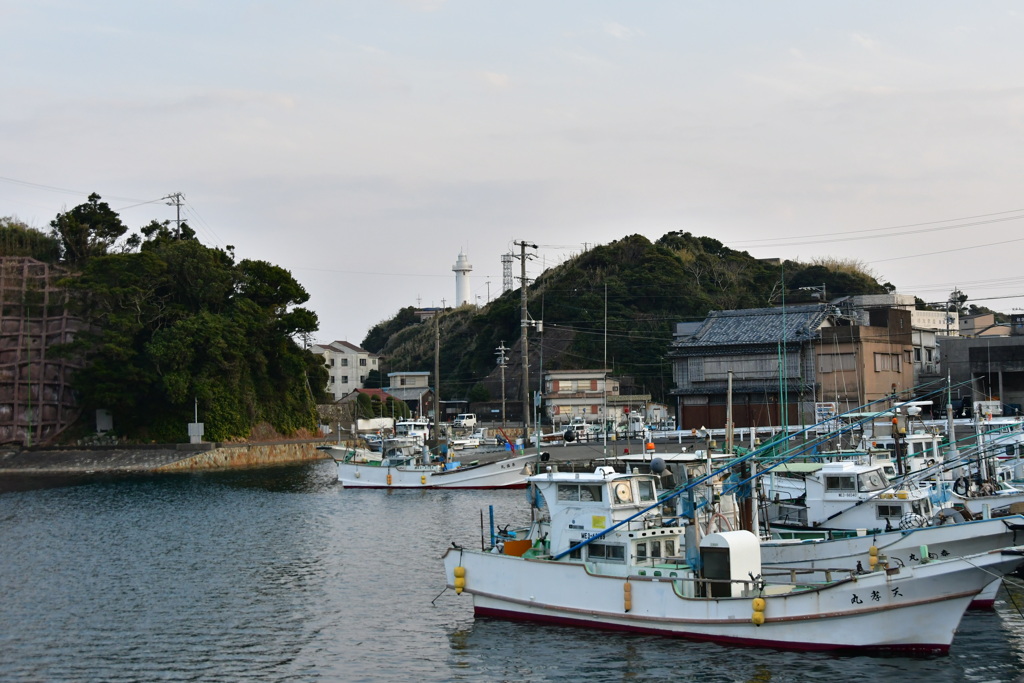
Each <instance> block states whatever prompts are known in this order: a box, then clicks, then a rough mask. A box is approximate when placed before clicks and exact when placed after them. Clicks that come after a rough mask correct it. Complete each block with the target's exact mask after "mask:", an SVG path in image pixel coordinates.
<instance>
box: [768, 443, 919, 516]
mask: <svg viewBox="0 0 1024 683" xmlns="http://www.w3.org/2000/svg"><path fill="white" fill-rule="evenodd" d="M761 481H762V484H763V485H764V487H765V494H764V495H765V500H766V501H767V502H768V503H769V505H768V509H769V514H768V523H769V525H770V526H771V528H772V529H787V530H801V529H811V530H816V531H821V530H849V529H867V530H872V531H875V530H879V531H891V530H893V529H908V528H915V527H920V526H925V525H926V524H928V523H929V521H930V520H932V519H933V517H934V516H935V514H936V513H938V511H939V509H938V508H936V507H934V506H933V505H932V500H931V498H932V490H931V487H930V486H927V485H925V484H921V483H918V482H913V481H904V482H903V483H902V484H899V485H896V486H894V485H893V484H892V483H891V482H890V481H889V479H888V477H887V476H886V473H885V470H884V467H883V466H882V465H881V464H868V465H861V464H858V463H856V462H852V461H849V460H843V461H836V462H824V463H820V462H819V463H804V462H791V463H783V464H781V465H778V466H776V467H775V468H773V469H772V471H771V472H769V473H767V474H765V475H763V476H762V478H761Z"/></svg>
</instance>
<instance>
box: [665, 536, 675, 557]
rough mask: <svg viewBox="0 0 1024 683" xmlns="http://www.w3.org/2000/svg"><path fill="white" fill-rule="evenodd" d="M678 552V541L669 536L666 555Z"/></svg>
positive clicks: (666, 542)
mask: <svg viewBox="0 0 1024 683" xmlns="http://www.w3.org/2000/svg"><path fill="white" fill-rule="evenodd" d="M675 554H676V542H675V539H672V538H669V539H666V540H665V557H672V556H674V555H675Z"/></svg>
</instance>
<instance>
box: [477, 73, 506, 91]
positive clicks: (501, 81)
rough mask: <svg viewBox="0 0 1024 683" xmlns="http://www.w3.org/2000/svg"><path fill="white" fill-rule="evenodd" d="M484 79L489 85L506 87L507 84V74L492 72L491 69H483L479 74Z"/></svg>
mask: <svg viewBox="0 0 1024 683" xmlns="http://www.w3.org/2000/svg"><path fill="white" fill-rule="evenodd" d="M480 75H481V76H482V77H483V79H484V81H486V82H487V83H488V84H489V85H493V86H494V87H496V88H507V87H508V85H509V78H508V74H499V73H494V72H493V71H483V72H481V74H480Z"/></svg>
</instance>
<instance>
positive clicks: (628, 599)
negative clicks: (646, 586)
mask: <svg viewBox="0 0 1024 683" xmlns="http://www.w3.org/2000/svg"><path fill="white" fill-rule="evenodd" d="M622 608H623V609H624V610H625V611H627V612H628V611H629V610H631V609H633V586H631V585H629V581H627V582H626V583H624V584H623V585H622Z"/></svg>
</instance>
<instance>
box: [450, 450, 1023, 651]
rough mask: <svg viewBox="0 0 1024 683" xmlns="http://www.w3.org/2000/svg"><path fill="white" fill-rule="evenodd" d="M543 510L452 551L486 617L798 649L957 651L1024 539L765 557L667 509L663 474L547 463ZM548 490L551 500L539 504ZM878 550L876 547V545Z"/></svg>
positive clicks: (460, 576)
mask: <svg viewBox="0 0 1024 683" xmlns="http://www.w3.org/2000/svg"><path fill="white" fill-rule="evenodd" d="M529 481H530V484H531V489H530V492H531V500H534V501H535V503H534V506H535V509H534V511H533V516H534V521H533V523H532V524H531V526H530V528H529V529H528V530H522V531H518V532H516V533H515V535H514V536H512V537H509V538H506V539H504V540H502V541H499V542H497V543H495V544H494V546H493V547H492V549H491V550H490V551H480V550H471V549H470V548H468V547H460V546H455V545H454V544H453V547H451V548H449V549H448V550H447V551H446V553H445V555H444V565H445V571H446V575H447V583H448V585H449V587H452V588H454V589H455V590H456V592H459V593H468V594H470V595H472V598H473V605H474V612H475V613H476V614H477V615H482V616H496V617H504V618H512V619H527V620H537V621H548V622H554V623H562V624H572V625H578V626H590V627H596V628H602V629H618V630H627V631H637V632H643V633H655V634H664V635H675V636H682V637H687V638H692V639H698V640H709V641H716V642H722V643H734V644H747V645H758V646H767V647H778V648H786V649H798V650H847V649H866V650H874V649H878V648H889V649H909V650H929V651H939V652H944V651H948V649H949V646H950V644H951V642H952V640H953V636H954V633H955V631H956V627H957V624H958V623H959V621H960V617H961V616H962V614H963V612H964V610H965V609H966V608H967V606H968V604H969V603H970V601H971V599H972V598H973V597H974V596H975V595H976V594H977V593H978V592H979V591H981V590H982V588H984V587H985V586H986V585H987V584H988V583H989V582H990V581H991V580H992V576H1002V575H1004V574H1006V573H1008V572H1010V571H1013V570H1014V569H1015V568H1016V567H1017V566H1018V565H1020V564H1021V563H1022V562H1024V558H1022V557H1021V555H1020V554H1019V553H1021V552H1024V548H1020V547H1014V548H1012V549H1006V550H1003V551H995V552H987V553H981V554H975V555H971V556H968V557H956V558H946V559H935V560H932V559H931V558H930V557H928V558H924V559H922V560H921V561H919V562H916V563H905V564H904V565H903V566H896V565H886V564H885V563H884V562H881V561H876V562H875V563H874V564H873V566H870V567H868V568H866V569H865V571H864V572H863V573H857V572H842V571H824V570H813V569H792V570H789V569H783V568H780V567H765V566H763V565H762V559H761V549H760V545H759V542H758V539H757V537H756V536H754V535H753V534H751V533H750V532H747V531H729V532H723V533H713V534H709V535H707V536H705V537H704V538H703V539H702V540H701V541H700V542H699V545H697V544H696V541H695V536H696V531H697V530H696V528H695V527H694V526H692V525H688V524H680V520H679V518H678V517H676V516H674V515H673V516H671V518H670V519H666V518H665V517H663V513H664V507H665V504H664V501H659V492H658V477H657V475H654V474H616V473H615V472H614V470H613V468H611V467H599V468H598V469H597V471H596V472H594V473H572V472H568V473H561V472H554V471H550V470H549V471H548V472H546V473H544V474H541V475H535V476H532V477H530V478H529ZM541 501H543V502H541ZM875 557H878V556H875Z"/></svg>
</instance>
